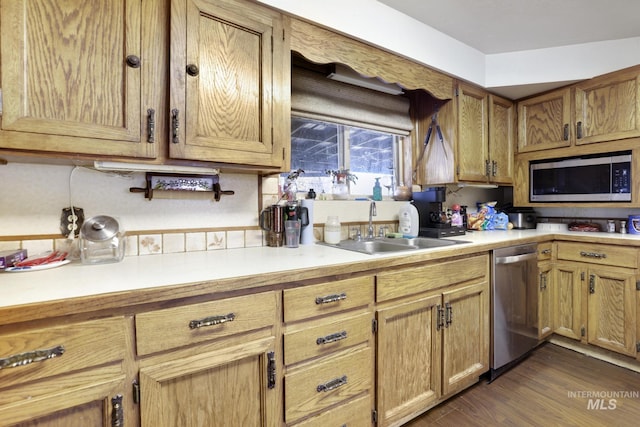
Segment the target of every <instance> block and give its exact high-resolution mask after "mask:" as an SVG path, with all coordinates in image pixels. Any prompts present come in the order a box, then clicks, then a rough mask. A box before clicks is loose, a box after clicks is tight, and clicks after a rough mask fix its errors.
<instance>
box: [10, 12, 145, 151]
mask: <svg viewBox="0 0 640 427" xmlns="http://www.w3.org/2000/svg"><path fill="white" fill-rule="evenodd" d="M0 6H1V10H2V15H1V18H0V19H1V21H0V28H1V33H0V39H1V44H0V61H1V63H2V82H1V84H2V98H3V105H2V124H1V131H0V132H1V138H0V147H3V148H10V149H26V150H35V151H50V152H65V153H80V154H99V155H113V156H130V157H155V150H156V149H155V144H149V143H146V141H145V142H142V141H141V121H142V120H143V117H142V108H141V69H142V68H143V67H145V58H143V57H142V52H141V8H142V5H141V2H140V1H139V0H137V1H136V0H96V1H91V2H60V1H38V2H33V1H27V0H19V1H8V0H2V1H1V2H0ZM144 114H145V115H146V112H145V113H144ZM70 137H73V138H70Z"/></svg>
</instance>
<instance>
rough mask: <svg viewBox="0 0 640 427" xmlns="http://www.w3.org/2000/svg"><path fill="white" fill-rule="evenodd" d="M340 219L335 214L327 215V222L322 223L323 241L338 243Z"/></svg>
mask: <svg viewBox="0 0 640 427" xmlns="http://www.w3.org/2000/svg"><path fill="white" fill-rule="evenodd" d="M340 228H341V224H340V220H339V219H338V217H337V216H328V217H327V222H325V223H324V241H325V242H326V243H329V244H332V245H335V244H336V243H340V234H341V233H340V231H341V230H340Z"/></svg>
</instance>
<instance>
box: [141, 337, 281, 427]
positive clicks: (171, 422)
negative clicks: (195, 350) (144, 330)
mask: <svg viewBox="0 0 640 427" xmlns="http://www.w3.org/2000/svg"><path fill="white" fill-rule="evenodd" d="M275 347H276V346H275V338H274V337H269V338H264V339H258V340H255V341H250V342H246V343H239V344H237V345H230V346H229V347H224V348H222V349H220V350H216V351H211V352H206V353H201V354H197V355H194V356H191V357H185V358H183V357H180V358H177V359H176V360H171V361H168V362H162V363H158V364H157V365H153V366H149V367H146V368H142V369H141V370H140V390H141V401H140V419H141V425H142V426H148V427H152V426H153V427H160V426H164V427H171V426H184V427H190V426H191V427H197V426H219V427H227V426H231V425H237V426H276V425H278V419H279V417H278V415H279V412H278V410H277V402H278V401H277V399H276V393H280V392H281V390H274V389H272V388H273V387H274V386H275V379H274V380H273V383H270V377H271V376H272V375H275V373H273V374H272V373H270V372H269V366H270V364H275V361H272V358H274V357H275Z"/></svg>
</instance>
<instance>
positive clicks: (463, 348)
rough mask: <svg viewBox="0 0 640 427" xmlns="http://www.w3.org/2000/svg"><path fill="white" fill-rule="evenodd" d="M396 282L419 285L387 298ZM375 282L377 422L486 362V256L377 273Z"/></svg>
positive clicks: (394, 417) (408, 410) (395, 417)
mask: <svg viewBox="0 0 640 427" xmlns="http://www.w3.org/2000/svg"><path fill="white" fill-rule="evenodd" d="M465 266H466V267H468V268H465ZM454 272H455V273H454ZM403 284H404V285H405V286H404V289H407V290H409V289H410V290H411V291H409V292H415V291H416V290H419V289H423V292H421V293H418V294H415V295H407V296H405V297H404V298H400V299H390V300H388V301H387V300H386V298H385V296H389V295H397V292H398V289H400V288H399V286H402V285H403ZM420 284H421V286H420ZM377 285H378V286H377V299H378V308H377V311H376V317H377V321H378V322H377V323H378V333H377V360H376V375H377V387H376V396H377V412H378V426H399V425H402V424H403V423H406V422H407V421H409V420H410V419H412V418H414V417H416V416H417V415H419V414H421V413H423V412H424V411H425V410H427V409H429V408H430V407H432V406H434V405H436V404H437V403H439V402H440V401H442V400H444V399H446V398H448V397H450V396H452V395H453V394H455V393H457V392H459V391H461V390H463V389H464V388H466V387H468V386H469V385H471V384H473V383H475V382H477V381H478V378H479V376H480V375H481V374H483V373H484V372H486V371H487V370H488V369H489V344H490V335H489V333H490V332H489V261H488V256H487V255H480V256H475V257H470V258H466V259H459V260H447V261H443V262H441V263H438V264H432V265H428V266H419V267H415V268H413V269H406V270H398V271H394V272H388V273H382V274H380V275H378V278H377Z"/></svg>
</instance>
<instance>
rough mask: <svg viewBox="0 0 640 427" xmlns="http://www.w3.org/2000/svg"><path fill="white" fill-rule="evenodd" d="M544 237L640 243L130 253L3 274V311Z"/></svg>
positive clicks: (498, 239) (478, 241) (471, 237)
mask: <svg viewBox="0 0 640 427" xmlns="http://www.w3.org/2000/svg"><path fill="white" fill-rule="evenodd" d="M546 238H549V239H551V238H562V239H568V240H577V241H596V242H611V243H615V244H620V245H630V246H640V236H637V235H624V234H608V233H576V232H564V233H550V232H544V231H537V230H509V231H500V230H495V231H475V232H469V233H467V234H466V235H464V236H457V237H455V238H453V239H455V240H464V241H467V242H469V243H468V244H461V245H455V246H449V247H443V248H436V249H424V250H418V251H411V252H410V253H407V252H401V253H393V254H379V255H367V254H361V253H357V252H351V251H346V250H343V249H337V248H333V247H330V246H326V245H319V244H314V245H301V246H300V247H299V248H295V249H292V248H286V247H280V248H273V247H255V248H245V249H227V250H215V251H203V252H187V253H176V254H164V255H147V256H131V257H126V258H125V259H124V260H123V261H122V262H119V263H112V264H100V265H83V264H81V263H80V262H79V261H74V262H71V263H70V264H67V265H64V266H61V267H58V268H52V269H49V270H40V271H32V272H14V273H10V272H2V273H0V295H2V298H0V309H4V308H9V307H15V306H24V305H31V304H38V303H43V302H51V301H66V300H68V299H73V298H82V297H92V296H97V295H110V294H121V295H124V294H128V295H129V297H131V295H130V293H131V292H134V291H144V290H147V291H153V290H158V289H161V288H165V287H171V286H178V285H182V286H184V285H189V284H193V285H195V284H198V285H201V286H204V285H203V284H207V285H208V286H209V287H211V286H215V284H216V283H221V284H226V286H227V288H225V289H226V290H228V289H229V287H230V286H234V289H236V288H237V289H246V288H251V287H257V286H260V285H266V284H273V283H274V281H275V280H276V279H277V280H278V281H280V282H282V281H283V280H284V281H286V282H290V281H295V280H304V279H307V278H312V277H322V276H323V275H324V276H327V275H331V274H340V272H343V273H346V272H347V271H349V270H350V269H353V270H355V271H365V270H368V269H373V268H380V267H384V266H386V265H389V266H392V265H402V263H411V262H420V261H421V260H422V259H424V260H430V259H437V258H442V257H448V256H457V255H464V254H472V253H474V252H481V251H485V250H491V249H495V248H497V247H501V246H508V245H512V244H517V243H518V242H527V241H537V240H541V239H546ZM328 267H331V269H328ZM311 272H314V273H313V274H315V276H313V274H312V273H311ZM336 272H337V273H336ZM202 292H205V290H202ZM208 292H211V289H209V290H208Z"/></svg>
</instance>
